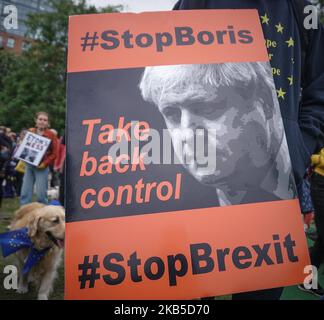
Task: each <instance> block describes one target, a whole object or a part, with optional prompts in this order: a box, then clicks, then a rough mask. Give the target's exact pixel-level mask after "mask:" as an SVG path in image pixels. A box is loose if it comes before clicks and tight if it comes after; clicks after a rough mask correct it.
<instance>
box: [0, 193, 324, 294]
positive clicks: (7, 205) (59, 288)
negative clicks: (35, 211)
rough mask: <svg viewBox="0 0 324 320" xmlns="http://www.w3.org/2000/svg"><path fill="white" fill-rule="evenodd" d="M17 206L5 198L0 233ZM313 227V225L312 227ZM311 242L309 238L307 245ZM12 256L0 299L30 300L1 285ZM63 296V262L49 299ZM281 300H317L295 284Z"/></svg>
mask: <svg viewBox="0 0 324 320" xmlns="http://www.w3.org/2000/svg"><path fill="white" fill-rule="evenodd" d="M18 208H19V202H18V200H17V199H5V200H4V202H3V207H2V208H0V233H2V232H6V231H7V226H8V225H9V223H10V220H11V218H12V216H13V214H14V212H15V210H17V209H18ZM313 228H314V227H313ZM312 244H313V243H312V241H310V240H309V246H311V245H312ZM14 264H15V262H14V256H9V257H7V258H3V257H1V256H0V300H30V299H36V297H37V292H36V289H35V288H33V287H31V288H30V291H29V292H28V293H27V294H23V295H21V294H17V293H16V292H15V290H6V289H4V287H3V280H4V278H5V275H4V274H3V269H4V267H5V266H6V265H14ZM319 282H320V283H321V285H322V286H323V287H324V266H322V268H321V269H320V271H319ZM63 298H64V266H63V263H62V265H61V266H60V268H59V270H58V277H57V278H56V280H55V283H54V290H53V292H52V294H51V296H50V299H53V300H61V299H63ZM215 299H216V300H230V299H231V296H230V295H227V296H222V297H216V298H215ZM281 300H318V298H317V297H315V296H314V295H311V294H308V293H305V292H302V291H300V290H299V289H298V288H297V286H291V287H287V288H285V290H284V292H283V295H282V297H281Z"/></svg>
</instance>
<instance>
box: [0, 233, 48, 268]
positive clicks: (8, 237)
mask: <svg viewBox="0 0 324 320" xmlns="http://www.w3.org/2000/svg"><path fill="white" fill-rule="evenodd" d="M0 246H1V249H2V255H3V256H4V257H7V256H9V255H11V254H13V253H15V252H17V251H18V250H21V249H23V248H30V252H29V255H28V257H27V260H26V262H25V265H24V268H23V274H27V273H28V272H29V271H30V269H31V268H32V267H33V266H34V265H36V264H37V263H38V262H39V261H40V260H41V259H42V258H43V257H44V255H45V254H46V252H47V251H48V250H49V249H50V248H45V249H44V250H41V251H39V250H37V249H36V248H35V247H34V245H33V243H32V241H31V240H30V237H29V235H28V228H22V229H17V230H13V231H9V232H6V233H2V234H0Z"/></svg>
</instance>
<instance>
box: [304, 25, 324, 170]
mask: <svg viewBox="0 0 324 320" xmlns="http://www.w3.org/2000/svg"><path fill="white" fill-rule="evenodd" d="M311 33H312V37H311V43H310V46H309V50H308V53H307V57H306V61H305V70H304V76H305V83H304V85H303V88H302V89H303V90H302V100H301V105H300V114H299V126H300V129H301V132H302V135H303V139H304V143H305V147H306V148H307V151H308V152H309V154H308V157H309V164H310V161H311V159H310V156H311V155H312V154H314V153H316V152H318V151H319V150H320V149H321V148H323V146H324V27H323V25H320V26H319V29H315V30H312V32H311ZM305 170H306V168H305Z"/></svg>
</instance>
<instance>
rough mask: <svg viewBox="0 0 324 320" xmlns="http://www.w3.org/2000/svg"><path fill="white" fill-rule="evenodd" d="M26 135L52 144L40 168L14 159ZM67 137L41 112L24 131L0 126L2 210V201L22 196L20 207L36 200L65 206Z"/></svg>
mask: <svg viewBox="0 0 324 320" xmlns="http://www.w3.org/2000/svg"><path fill="white" fill-rule="evenodd" d="M27 132H32V133H35V134H37V135H40V136H43V137H46V138H48V139H50V145H49V147H48V149H47V151H46V153H45V155H44V157H43V158H42V160H41V162H40V164H39V165H38V166H33V165H32V164H29V163H26V162H24V161H21V160H19V159H18V158H16V157H15V154H16V152H17V150H18V148H19V146H20V145H21V143H22V142H23V140H24V137H25V135H26V133H27ZM64 164H65V142H64V136H62V137H59V136H58V132H57V131H56V130H55V129H53V128H50V122H49V115H48V113H46V112H38V113H37V114H36V115H35V125H34V126H33V127H32V128H29V129H22V130H21V131H20V132H19V133H15V132H13V131H12V130H11V129H10V128H7V127H5V126H0V207H1V204H2V199H3V198H15V197H19V201H20V204H21V205H24V204H28V203H31V202H32V201H33V193H34V191H35V196H36V199H35V200H36V201H37V202H40V203H44V204H48V203H49V202H50V201H58V202H59V203H60V204H61V205H64Z"/></svg>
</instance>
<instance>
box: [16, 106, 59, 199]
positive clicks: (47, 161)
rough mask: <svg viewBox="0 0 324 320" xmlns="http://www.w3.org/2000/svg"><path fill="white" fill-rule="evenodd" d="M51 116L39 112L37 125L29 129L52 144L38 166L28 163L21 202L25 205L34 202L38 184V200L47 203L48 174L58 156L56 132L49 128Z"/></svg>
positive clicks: (36, 120)
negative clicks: (34, 191) (34, 193)
mask: <svg viewBox="0 0 324 320" xmlns="http://www.w3.org/2000/svg"><path fill="white" fill-rule="evenodd" d="M48 127H49V116H48V114H47V113H46V112H38V113H37V114H36V117H35V127H34V128H31V129H29V132H31V133H33V134H36V135H38V136H41V137H44V138H47V139H49V140H50V145H49V147H48V148H47V150H46V152H45V154H44V156H43V158H42V160H41V162H40V164H39V165H38V166H35V165H32V164H31V163H26V170H25V175H24V180H23V185H22V189H21V197H20V204H21V205H25V204H28V203H30V202H32V196H33V189H34V185H36V197H37V202H40V203H44V204H47V202H48V200H47V188H48V174H49V165H51V164H52V163H53V161H54V160H55V158H56V153H55V150H56V149H57V147H56V143H57V142H56V138H55V136H54V134H53V133H52V132H51V131H50V130H49V129H48Z"/></svg>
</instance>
